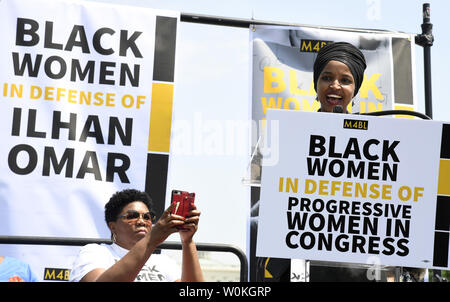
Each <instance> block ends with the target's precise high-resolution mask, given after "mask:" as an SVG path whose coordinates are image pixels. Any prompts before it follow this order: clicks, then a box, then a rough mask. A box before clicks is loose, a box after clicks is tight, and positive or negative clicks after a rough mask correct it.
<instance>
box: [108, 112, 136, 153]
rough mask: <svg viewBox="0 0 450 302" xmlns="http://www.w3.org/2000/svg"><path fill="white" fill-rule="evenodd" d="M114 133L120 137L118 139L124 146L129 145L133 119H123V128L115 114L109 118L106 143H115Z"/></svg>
mask: <svg viewBox="0 0 450 302" xmlns="http://www.w3.org/2000/svg"><path fill="white" fill-rule="evenodd" d="M116 133H117V134H118V135H119V137H120V141H121V142H122V145H124V146H131V139H132V134H133V119H132V118H126V119H125V130H124V129H123V127H122V124H121V123H120V121H119V119H118V118H117V117H115V116H112V117H110V118H109V132H108V145H115V144H116Z"/></svg>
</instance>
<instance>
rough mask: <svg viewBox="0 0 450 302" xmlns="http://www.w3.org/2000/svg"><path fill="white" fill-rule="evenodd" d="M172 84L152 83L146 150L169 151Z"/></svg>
mask: <svg viewBox="0 0 450 302" xmlns="http://www.w3.org/2000/svg"><path fill="white" fill-rule="evenodd" d="M173 88H174V84H166V83H153V84H152V105H151V112H150V130H149V134H148V151H156V152H169V150H170V129H171V126H172V107H173Z"/></svg>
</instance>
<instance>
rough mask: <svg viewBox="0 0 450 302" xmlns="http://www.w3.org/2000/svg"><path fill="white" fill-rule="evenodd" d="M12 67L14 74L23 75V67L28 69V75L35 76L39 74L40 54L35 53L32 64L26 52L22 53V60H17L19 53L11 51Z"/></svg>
mask: <svg viewBox="0 0 450 302" xmlns="http://www.w3.org/2000/svg"><path fill="white" fill-rule="evenodd" d="M12 57H13V67H14V75H16V76H23V74H24V73H25V69H27V71H28V76H29V77H33V78H36V77H37V76H38V74H39V67H40V66H41V61H42V55H39V54H38V55H36V58H35V62H34V64H33V60H32V59H31V55H30V54H29V53H26V54H24V55H23V60H22V62H21V63H20V62H19V53H17V52H13V53H12Z"/></svg>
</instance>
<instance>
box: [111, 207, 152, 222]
mask: <svg viewBox="0 0 450 302" xmlns="http://www.w3.org/2000/svg"><path fill="white" fill-rule="evenodd" d="M117 218H123V219H125V220H127V221H133V220H138V219H139V218H142V219H144V220H145V221H146V222H153V220H154V219H155V214H153V213H152V212H147V213H139V212H138V211H135V210H129V211H127V212H126V213H125V214H123V215H120V216H119V217H117Z"/></svg>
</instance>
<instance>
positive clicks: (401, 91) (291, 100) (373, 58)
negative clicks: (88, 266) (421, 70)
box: [245, 25, 417, 263]
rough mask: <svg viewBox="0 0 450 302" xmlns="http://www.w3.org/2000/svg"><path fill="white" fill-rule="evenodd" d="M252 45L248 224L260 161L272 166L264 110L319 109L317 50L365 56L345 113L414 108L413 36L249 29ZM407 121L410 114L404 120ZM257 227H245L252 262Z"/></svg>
mask: <svg viewBox="0 0 450 302" xmlns="http://www.w3.org/2000/svg"><path fill="white" fill-rule="evenodd" d="M250 41H251V65H250V68H251V79H252V82H251V88H250V89H251V116H252V121H253V124H252V125H253V128H252V134H251V135H252V137H251V160H250V164H249V167H248V171H247V175H246V176H245V183H247V184H249V185H250V186H252V188H251V209H252V211H251V213H252V214H251V215H252V217H251V221H252V224H256V221H257V218H258V209H259V199H260V185H261V175H262V170H263V167H262V158H263V157H264V158H265V162H266V163H269V162H276V160H277V156H278V150H277V138H276V137H268V134H267V133H266V132H265V130H264V129H265V126H266V114H267V110H268V109H270V108H273V109H287V110H299V111H308V112H315V111H317V110H318V109H319V108H320V104H319V102H318V101H317V100H316V91H315V90H314V84H313V65H314V60H315V58H316V56H317V52H318V51H319V50H320V48H321V47H323V46H324V45H326V44H327V43H330V42H339V41H345V42H349V43H352V44H353V45H355V46H356V47H358V48H359V49H360V50H361V51H362V52H363V54H364V56H365V59H366V62H367V69H366V70H365V73H364V80H363V83H362V86H361V88H360V91H359V93H358V94H357V96H356V97H355V98H354V99H353V102H352V103H350V105H349V108H348V111H349V112H353V113H355V112H360V113H365V112H372V111H381V110H391V109H402V110H416V108H417V101H416V90H415V44H414V35H412V34H407V33H398V32H390V31H382V30H364V29H349V28H327V27H326V26H320V27H319V26H317V27H308V26H295V27H294V26H270V25H256V26H252V27H251V28H250ZM403 117H409V116H403ZM255 230H256V226H252V227H251V228H250V235H249V254H250V262H251V263H253V262H254V261H255V260H254V252H255V246H256V245H255V244H256V233H255Z"/></svg>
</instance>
